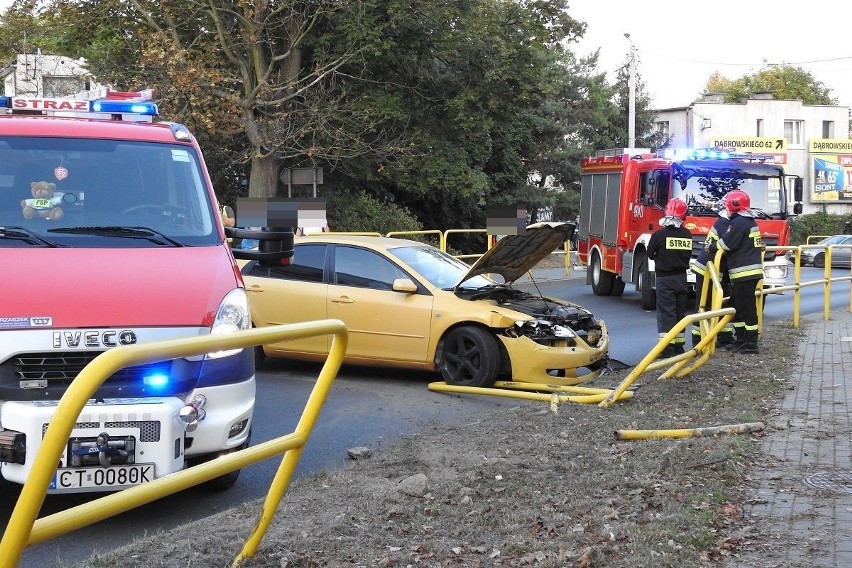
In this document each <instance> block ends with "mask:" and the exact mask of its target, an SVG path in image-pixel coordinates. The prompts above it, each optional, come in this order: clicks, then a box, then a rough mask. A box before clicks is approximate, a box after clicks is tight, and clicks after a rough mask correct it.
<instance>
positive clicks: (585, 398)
mask: <svg viewBox="0 0 852 568" xmlns="http://www.w3.org/2000/svg"><path fill="white" fill-rule="evenodd" d="M554 380H556V378H555V377H554ZM428 388H429V390H430V391H434V392H455V393H460V394H484V395H489V396H502V397H505V398H520V399H523V400H538V401H542V402H549V403H550V409H551V410H553V411H556V409H557V407H558V405H559V404H560V403H562V402H579V403H584V404H597V403H599V402H600V401H602V400H603V399H604V398H605V397H606V396H607V395H608V394H611V393H612V389H600V388H593V387H581V386H574V385H545V384H541V383H524V382H517V381H496V382H495V383H494V387H493V388H487V387H463V386H458V385H448V384H447V383H445V382H443V381H439V382H435V383H429V387H428ZM541 391H544V392H541ZM547 392H549V393H550V394H545V393H547ZM630 398H633V393H632V392H625V393H622V394H620V395H619V396H618V399H619V400H627V399H630Z"/></svg>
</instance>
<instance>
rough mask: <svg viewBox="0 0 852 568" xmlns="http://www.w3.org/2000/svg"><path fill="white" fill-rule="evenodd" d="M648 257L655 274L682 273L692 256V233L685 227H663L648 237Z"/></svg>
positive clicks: (671, 274)
mask: <svg viewBox="0 0 852 568" xmlns="http://www.w3.org/2000/svg"><path fill="white" fill-rule="evenodd" d="M648 258H649V259H651V260H653V261H654V272H655V273H656V275H657V276H673V275H675V274H683V275H684V276H686V271H687V270H688V269H689V259H690V258H692V233H690V232H689V229H687V228H686V227H671V226H669V227H663V228H662V229H659V230H657V231H656V232H655V233H654V234H653V235H651V238H650V239H648Z"/></svg>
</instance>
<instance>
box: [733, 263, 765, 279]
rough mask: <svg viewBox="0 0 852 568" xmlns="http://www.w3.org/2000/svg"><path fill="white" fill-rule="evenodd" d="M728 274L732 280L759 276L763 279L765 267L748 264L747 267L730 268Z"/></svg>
mask: <svg viewBox="0 0 852 568" xmlns="http://www.w3.org/2000/svg"><path fill="white" fill-rule="evenodd" d="M728 274H730V276H731V280H736V279H737V278H745V277H746V276H759V277H761V278H763V265H762V264H747V265H746V266H738V267H736V268H728Z"/></svg>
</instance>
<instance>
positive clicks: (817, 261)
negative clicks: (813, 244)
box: [813, 252, 825, 268]
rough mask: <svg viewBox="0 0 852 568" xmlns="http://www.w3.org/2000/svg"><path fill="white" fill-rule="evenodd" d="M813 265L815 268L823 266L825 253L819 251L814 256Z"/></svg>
mask: <svg viewBox="0 0 852 568" xmlns="http://www.w3.org/2000/svg"><path fill="white" fill-rule="evenodd" d="M813 265H814V267H816V268H825V253H824V252H821V253H818V254H816V255H815V256H814V262H813Z"/></svg>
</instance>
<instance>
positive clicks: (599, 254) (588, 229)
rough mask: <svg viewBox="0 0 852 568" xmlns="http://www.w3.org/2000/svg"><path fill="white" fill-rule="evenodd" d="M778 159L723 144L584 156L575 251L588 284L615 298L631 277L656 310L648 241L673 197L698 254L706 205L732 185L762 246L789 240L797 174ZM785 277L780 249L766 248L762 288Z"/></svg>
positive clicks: (711, 217) (711, 215) (796, 208)
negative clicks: (683, 208)
mask: <svg viewBox="0 0 852 568" xmlns="http://www.w3.org/2000/svg"><path fill="white" fill-rule="evenodd" d="M776 160H777V156H774V155H758V154H751V153H735V152H732V151H726V150H724V149H712V150H689V151H686V150H680V151H674V150H666V151H665V152H664V153H663V152H660V153H655V152H651V151H650V150H645V149H632V148H625V149H617V150H606V151H602V152H598V155H596V156H593V157H588V158H584V159H583V161H582V164H581V174H582V183H581V191H580V220H579V227H578V229H579V239H580V240H579V246H578V254H579V257H580V260H581V261H582V262H583V263H584V264H586V265H587V266H588V272H587V275H586V282H587V283H588V284H591V286H592V290H593V292H594V293H595V295H598V296H620V295H621V294H622V293H623V292H624V286H625V284H626V283H628V282H630V283H633V284H634V285H635V286H636V290H637V291H639V292H640V294H641V305H642V308H643V309H647V310H653V309H655V308H656V292H655V287H654V283H655V279H654V262H653V261H651V260H648V256H647V253H646V247H647V243H648V239H649V238H650V236H651V234H652V233H653V232H654V231H655V230H657V229H658V228H659V227H660V225H659V220H660V219H661V218H662V217H663V215H664V214H665V208H666V203H667V202H668V200H669V199H671V198H672V197H681V198H683V199H684V200H685V201H686V202H687V204H688V205H689V212H688V215H687V218H686V224H685V226H686V227H687V228H688V229H689V230H690V231H691V232H692V235H693V237H692V238H693V243H694V250H695V254H696V255H697V253H698V249H699V247H701V246H703V242H704V239H705V237H706V236H707V233H708V232H709V231H710V228H711V227H712V226H713V223H714V222H715V221H716V218H717V214H716V212H715V211H714V210H713V209H712V208H711V206H712V205H713V204H714V203H715V202H717V201H718V200H719V199H721V198H722V197H723V196H724V195H725V194H726V193H727V192H729V191H731V190H733V189H739V190H742V191H745V192H747V193H748V194H749V197H751V205H752V210H753V211H754V216H755V220H756V221H757V224H758V226H759V227H760V231H761V234H762V237H763V242H764V243H765V244H766V245H769V246H784V245H787V244H789V243H790V226H789V223H788V200H789V198H788V188H789V187H790V186H792V189H793V196H794V205H793V214H799V213H801V211H802V204H801V200H802V187H803V186H802V179H801V177H799V176H793V175H785V173H784V169H783V166H782V165H781V164H778V163H775V162H776ZM786 277H787V259H786V258H785V256H784V253H783V252H767V253H766V255H765V257H764V279H763V286H764V287H772V286H780V285H782V284H783V283H784V281H785V279H786ZM693 280H694V279H693Z"/></svg>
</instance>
